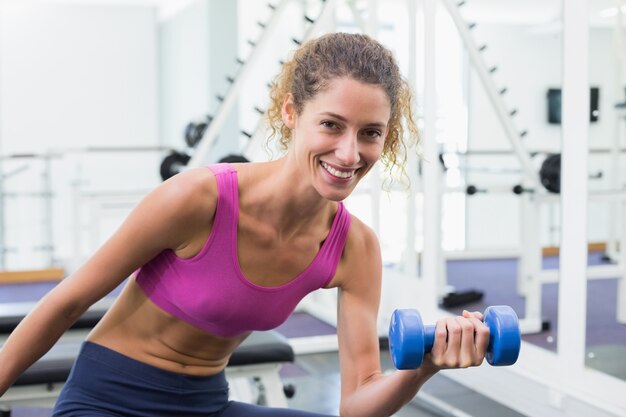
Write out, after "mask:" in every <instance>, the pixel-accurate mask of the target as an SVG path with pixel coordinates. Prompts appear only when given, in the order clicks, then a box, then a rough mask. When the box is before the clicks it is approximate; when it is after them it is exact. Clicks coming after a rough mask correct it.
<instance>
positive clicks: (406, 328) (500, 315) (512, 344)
mask: <svg viewBox="0 0 626 417" xmlns="http://www.w3.org/2000/svg"><path fill="white" fill-rule="evenodd" d="M484 323H485V324H486V325H487V326H488V327H489V332H490V334H489V346H488V347H487V353H486V355H485V358H486V359H487V362H489V363H490V364H491V365H493V366H506V365H512V364H514V363H515V362H516V361H517V357H518V356H519V351H520V346H521V334H520V329H519V320H518V318H517V314H515V311H514V310H513V309H512V308H511V307H509V306H491V307H487V309H486V310H485V312H484ZM434 343H435V326H434V325H428V326H424V324H423V323H422V318H421V316H420V314H419V312H418V311H417V310H413V309H400V310H395V311H394V312H393V315H392V316H391V323H390V325H389V350H390V352H391V359H392V360H393V364H394V366H395V367H396V368H397V369H416V368H419V367H420V365H421V364H422V360H423V359H424V354H425V353H427V352H430V351H431V349H432V347H433V344H434Z"/></svg>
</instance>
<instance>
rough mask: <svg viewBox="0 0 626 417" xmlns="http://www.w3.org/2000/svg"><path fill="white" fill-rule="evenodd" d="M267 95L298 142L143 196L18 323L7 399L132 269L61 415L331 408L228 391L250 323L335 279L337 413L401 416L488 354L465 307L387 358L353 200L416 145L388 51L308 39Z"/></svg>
mask: <svg viewBox="0 0 626 417" xmlns="http://www.w3.org/2000/svg"><path fill="white" fill-rule="evenodd" d="M272 100H273V105H272V107H271V109H270V110H269V112H268V116H269V119H270V123H271V124H272V127H273V129H274V133H275V134H276V135H278V136H279V138H278V140H279V141H280V142H281V143H283V144H284V145H285V146H286V147H287V152H286V154H285V155H284V156H283V157H281V158H279V159H277V160H274V161H270V162H265V163H233V164H229V163H222V164H215V165H210V166H208V167H201V168H195V169H189V170H187V171H185V172H182V173H180V174H177V175H175V176H173V177H171V178H170V179H168V180H167V181H165V182H163V183H162V184H161V185H159V186H158V187H157V188H156V189H155V190H153V191H152V192H151V193H150V194H148V196H147V197H146V198H145V199H144V200H143V201H142V202H141V203H140V204H139V205H138V206H137V207H136V208H135V209H134V210H133V212H132V213H131V214H130V215H129V216H128V218H127V219H126V221H125V222H124V223H123V224H122V226H121V227H120V228H119V229H118V230H117V232H116V233H115V234H114V235H113V236H112V237H111V238H110V239H109V240H108V241H107V242H106V243H105V244H104V245H103V246H102V247H101V248H100V249H99V250H98V251H97V252H95V254H94V255H93V256H92V257H91V258H90V259H89V260H88V261H87V262H86V263H85V264H84V265H83V266H82V267H81V268H80V269H78V270H77V271H76V272H74V273H73V274H72V275H71V276H69V277H67V278H65V279H64V280H63V281H62V282H61V283H60V284H59V285H58V286H56V287H55V288H54V289H53V290H52V291H50V292H49V293H48V294H47V295H46V296H45V297H44V298H43V299H42V300H41V302H40V303H39V304H38V305H37V307H36V308H35V309H34V310H33V311H32V312H31V313H30V314H29V315H28V316H27V317H26V318H25V319H24V320H23V321H22V322H21V324H20V325H19V326H18V327H17V328H16V329H15V331H14V332H13V334H12V335H11V336H10V338H9V339H8V340H7V342H6V343H5V345H4V346H3V347H2V350H1V351H0V364H1V365H2V366H0V395H1V394H3V393H4V392H5V391H6V390H7V389H8V387H9V386H10V385H11V384H12V383H13V382H14V381H15V380H16V378H17V377H18V376H19V375H20V374H21V373H22V372H23V371H24V370H25V369H27V368H28V367H29V366H30V365H31V364H32V363H33V362H35V361H36V360H37V359H38V358H39V357H41V356H42V355H43V354H44V353H45V352H46V351H47V350H48V349H50V347H51V346H52V345H53V344H54V343H55V342H56V341H57V340H58V339H59V337H60V336H61V335H62V334H63V332H65V331H66V330H67V329H68V327H69V326H71V324H72V323H73V322H74V321H76V319H77V318H78V317H80V316H81V315H82V313H84V312H85V310H86V309H87V308H88V307H89V306H90V305H91V304H93V303H95V302H96V301H97V300H99V299H100V298H102V297H104V296H105V295H106V294H108V293H109V292H110V291H111V290H112V289H113V288H116V287H117V286H118V285H120V284H121V283H122V281H124V280H125V279H126V278H127V277H128V276H129V275H131V278H130V279H128V282H127V284H126V285H125V286H124V289H123V291H122V293H121V294H120V295H119V296H118V298H117V299H116V301H115V303H114V305H113V306H112V307H111V308H110V309H109V310H108V311H107V313H106V314H105V316H104V317H103V318H102V319H101V321H100V322H99V323H98V325H97V326H96V327H95V328H94V329H93V331H92V332H91V333H90V334H89V336H88V337H87V341H86V342H85V344H84V345H83V348H82V350H81V353H80V354H79V356H78V358H77V360H76V362H75V364H74V367H73V370H72V373H71V375H70V377H69V379H68V381H67V383H66V384H65V386H64V388H63V391H62V392H61V394H60V396H59V399H58V402H57V404H56V407H55V410H54V412H53V416H55V417H64V416H76V415H98V416H113V415H124V416H129V417H148V416H150V417H166V416H173V415H175V416H181V415H185V416H196V415H197V416H200V415H202V416H214V417H218V416H220V417H230V416H233V417H234V416H244V415H245V416H293V417H296V416H302V417H304V416H311V417H312V416H320V414H314V413H309V412H305V411H297V410H291V409H289V410H287V409H270V408H266V407H262V406H257V405H250V404H243V403H239V402H233V401H229V400H228V384H227V382H226V378H225V373H224V370H225V368H226V366H227V364H228V362H229V358H230V357H231V355H232V354H233V351H234V350H235V349H236V348H237V346H239V345H240V344H241V342H242V341H243V340H244V339H246V338H247V337H248V336H249V335H250V333H251V332H253V331H256V330H268V329H272V328H275V327H276V326H278V325H280V324H281V323H283V322H284V321H285V320H286V319H287V318H288V317H289V315H290V314H291V313H292V312H293V311H294V309H295V307H296V305H297V304H298V303H299V302H300V301H301V300H302V299H303V298H304V297H305V296H306V295H307V294H309V293H311V292H312V291H315V290H319V289H322V288H336V289H338V290H339V292H338V293H339V298H338V323H337V335H338V340H339V357H340V374H341V405H340V412H341V415H344V416H359V417H370V416H372V417H373V416H376V417H380V416H390V415H392V414H393V413H395V412H396V411H397V410H398V409H400V408H401V407H402V406H403V405H404V404H406V403H407V402H409V401H410V400H411V399H412V398H413V397H414V396H415V394H416V392H417V391H418V390H419V389H420V387H421V386H422V384H423V383H424V382H425V381H426V380H428V379H429V378H430V377H431V376H432V375H433V374H435V373H436V372H437V371H438V370H439V369H443V368H450V367H468V366H473V365H479V364H480V363H481V362H482V360H483V358H484V355H485V350H486V348H487V343H488V340H489V339H488V333H489V331H488V329H487V328H486V326H485V325H484V324H483V323H482V322H481V319H482V315H481V314H480V313H468V312H465V313H464V314H463V315H462V316H457V317H450V318H447V319H445V320H440V322H439V323H438V324H437V333H436V336H435V341H434V346H433V349H432V352H431V354H430V355H428V356H427V357H426V358H425V359H424V361H423V363H422V366H421V367H420V368H419V369H413V370H405V371H398V372H395V373H392V374H383V372H382V370H381V364H380V351H379V339H378V331H377V312H378V305H379V300H380V294H381V279H382V261H381V255H380V249H379V244H378V240H377V237H376V235H375V234H374V232H373V231H372V230H371V229H370V228H369V227H367V226H366V225H365V224H364V223H363V222H361V221H360V220H359V219H358V218H356V217H355V216H352V215H351V214H350V213H349V212H348V211H347V209H346V208H345V207H344V205H343V202H342V200H344V199H345V198H346V197H348V196H349V195H350V193H351V192H352V191H353V190H354V187H355V186H356V185H357V184H358V183H359V182H360V181H361V179H362V178H363V177H364V176H365V175H366V174H367V172H368V171H369V170H370V169H372V167H373V166H374V165H375V164H376V162H377V161H379V160H383V161H384V162H385V163H386V164H387V165H388V166H389V167H394V166H397V167H400V168H402V166H403V160H404V157H405V156H404V149H405V145H404V141H405V140H407V141H414V140H416V139H417V135H416V129H415V125H414V123H413V119H412V116H411V114H410V108H411V106H410V104H411V95H410V91H409V89H408V87H407V83H406V82H405V80H404V79H403V78H402V77H401V75H400V72H399V69H398V66H397V64H396V62H395V60H394V58H393V56H392V54H391V52H390V51H389V50H387V49H386V48H384V47H383V46H382V45H381V44H380V43H378V42H377V41H375V40H374V39H372V38H370V37H367V36H364V35H355V34H344V33H334V34H329V35H325V36H323V37H321V38H318V39H315V40H312V41H309V42H307V43H305V44H304V45H303V46H302V47H301V48H300V49H299V50H298V51H296V53H295V55H294V57H293V59H292V60H291V61H289V62H288V63H287V64H286V65H285V66H284V68H283V72H282V74H281V75H280V76H279V77H278V78H277V81H276V83H275V85H274V88H273V90H272ZM403 126H406V127H407V128H408V131H409V133H412V135H407V137H405V132H404V129H403Z"/></svg>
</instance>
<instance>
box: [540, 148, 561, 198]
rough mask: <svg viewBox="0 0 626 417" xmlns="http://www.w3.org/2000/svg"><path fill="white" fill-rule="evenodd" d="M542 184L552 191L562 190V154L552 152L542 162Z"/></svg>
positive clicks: (558, 191)
mask: <svg viewBox="0 0 626 417" xmlns="http://www.w3.org/2000/svg"><path fill="white" fill-rule="evenodd" d="M539 179H540V180H541V184H542V185H543V186H544V187H545V188H546V190H548V191H549V192H551V193H554V194H559V193H560V192H561V154H560V153H557V154H552V155H548V157H547V158H546V159H545V160H544V161H543V163H542V164H541V169H540V170H539Z"/></svg>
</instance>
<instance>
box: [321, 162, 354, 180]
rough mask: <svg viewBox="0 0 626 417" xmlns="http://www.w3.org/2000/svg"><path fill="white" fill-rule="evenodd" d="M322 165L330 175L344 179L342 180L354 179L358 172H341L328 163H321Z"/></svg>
mask: <svg viewBox="0 0 626 417" xmlns="http://www.w3.org/2000/svg"><path fill="white" fill-rule="evenodd" d="M320 164H321V165H322V167H323V168H324V169H325V170H326V171H328V173H329V174H331V175H333V176H335V177H337V178H342V179H348V178H352V177H353V176H354V173H355V172H356V171H355V170H350V171H339V170H337V169H335V168H333V167H331V166H330V165H328V164H327V163H326V162H324V161H321V162H320Z"/></svg>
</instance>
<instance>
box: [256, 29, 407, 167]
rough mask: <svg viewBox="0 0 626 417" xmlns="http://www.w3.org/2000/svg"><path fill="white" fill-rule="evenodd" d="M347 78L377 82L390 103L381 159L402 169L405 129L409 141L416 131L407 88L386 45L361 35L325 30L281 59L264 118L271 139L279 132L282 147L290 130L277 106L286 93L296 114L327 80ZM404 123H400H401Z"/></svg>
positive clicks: (287, 143) (288, 141)
mask: <svg viewBox="0 0 626 417" xmlns="http://www.w3.org/2000/svg"><path fill="white" fill-rule="evenodd" d="M340 77H349V78H352V79H354V80H356V81H360V82H363V83H367V84H373V85H377V86H381V87H382V88H383V90H384V91H385V92H386V94H387V96H388V97H389V102H390V103H391V117H390V119H389V124H388V128H389V131H388V133H387V137H386V138H385V144H384V147H383V152H382V155H381V161H382V163H383V164H384V165H385V167H386V168H387V169H388V171H390V172H391V171H393V169H394V167H395V168H398V169H399V170H400V172H402V173H404V166H405V163H406V148H407V146H406V143H405V138H404V135H405V131H408V138H407V139H408V140H409V141H411V142H413V143H417V142H418V131H417V126H416V125H415V120H414V119H413V114H412V107H413V106H412V100H413V99H412V93H411V89H410V88H409V85H408V83H407V82H406V80H405V79H404V78H403V77H402V75H401V74H400V69H399V68H398V65H397V63H396V61H395V59H394V57H393V55H392V53H391V51H390V50H388V49H387V48H385V47H384V46H383V45H381V44H380V43H379V42H378V41H376V40H374V39H373V38H371V37H369V36H367V35H363V34H349V33H330V34H326V35H323V36H321V37H319V38H316V39H313V40H310V41H307V42H305V43H303V44H302V45H301V46H300V47H299V48H298V49H297V50H296V51H295V52H294V54H293V56H292V58H291V59H290V60H289V61H287V62H285V63H284V64H283V67H282V71H281V73H280V74H279V75H278V76H277V77H276V79H275V80H274V82H273V83H272V86H271V91H270V99H271V103H270V106H269V108H268V109H267V111H266V118H267V122H268V124H269V127H270V129H271V132H272V134H271V136H270V140H271V139H272V138H274V137H278V141H279V144H280V147H281V148H282V149H283V150H287V148H288V147H289V144H290V142H291V139H292V135H291V129H289V128H288V127H287V126H285V125H284V124H283V121H282V117H281V108H282V105H283V102H284V99H285V97H286V96H287V94H289V93H291V95H292V96H293V102H294V107H295V110H296V113H297V114H301V112H302V110H303V108H304V104H305V103H306V102H307V101H309V100H311V99H312V98H314V97H315V95H316V94H317V93H319V92H320V91H323V90H324V89H325V88H327V86H328V84H329V83H330V81H331V80H333V79H335V78H340ZM403 122H404V123H403Z"/></svg>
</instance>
